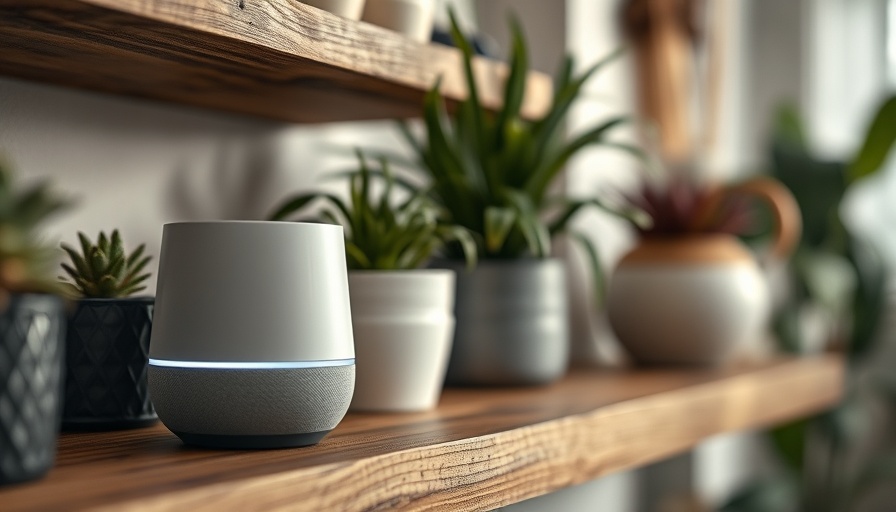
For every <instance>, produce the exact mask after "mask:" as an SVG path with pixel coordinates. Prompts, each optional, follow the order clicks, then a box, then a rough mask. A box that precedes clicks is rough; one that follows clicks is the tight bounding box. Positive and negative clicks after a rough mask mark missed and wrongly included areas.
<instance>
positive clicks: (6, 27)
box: [0, 0, 551, 123]
mask: <svg viewBox="0 0 896 512" xmlns="http://www.w3.org/2000/svg"><path fill="white" fill-rule="evenodd" d="M0 48H2V49H3V51H2V52H0V75H5V76H12V77H19V78H25V79H29V80H36V81H40V82H46V83H51V84H57V85H63V86H67V87H76V88H86V89H92V90H96V91H101V92H106V93H113V94H120V95H125V96H136V97H141V98H148V99H153V100H161V101H165V102H173V103H178V104H185V105H191V106H197V107H204V108H210V109H215V110H220V111H225V112H234V113H239V114H249V115H253V116H260V117H264V118H269V119H275V120H282V121H290V122H307V123H316V122H329V121H346V120H364V119H381V118H394V117H414V116H418V115H419V113H420V109H421V105H422V101H423V95H424V93H425V91H426V90H427V89H428V88H430V87H431V86H432V85H433V84H434V83H435V82H436V80H437V79H438V77H442V88H443V91H444V93H445V95H446V97H448V98H451V99H454V100H457V99H462V98H463V97H465V95H466V87H465V85H464V82H463V73H462V70H461V59H460V53H459V52H458V51H456V50H455V49H452V48H449V47H446V46H441V45H434V44H433V45H424V44H418V43H414V42H412V41H409V40H407V39H405V38H403V37H402V36H400V35H398V34H396V33H393V32H390V31H388V30H385V29H382V28H380V27H376V26H373V25H370V24H368V23H362V22H355V21H350V20H346V19H344V18H340V17H338V16H335V15H332V14H330V13H328V12H325V11H322V10H319V9H316V8H314V7H310V6H307V5H305V4H303V3H300V2H298V1H296V0H28V1H24V0H0ZM476 70H477V73H478V76H479V79H480V80H479V82H480V83H481V84H482V85H481V88H482V91H481V93H482V96H483V99H484V103H485V104H486V105H488V106H490V107H492V108H494V107H497V106H499V105H500V103H501V98H502V92H501V86H502V83H503V80H502V77H503V76H504V75H505V73H506V66H505V65H503V64H500V63H497V62H493V61H487V60H484V59H479V60H477V63H476ZM550 101H551V82H550V79H549V77H547V76H545V75H543V74H539V73H532V74H531V75H530V78H529V82H528V88H527V93H526V101H525V104H524V107H523V111H524V113H525V114H526V115H527V116H529V117H531V116H537V115H540V114H542V113H543V112H544V111H545V110H546V109H547V108H548V106H549V105H550Z"/></svg>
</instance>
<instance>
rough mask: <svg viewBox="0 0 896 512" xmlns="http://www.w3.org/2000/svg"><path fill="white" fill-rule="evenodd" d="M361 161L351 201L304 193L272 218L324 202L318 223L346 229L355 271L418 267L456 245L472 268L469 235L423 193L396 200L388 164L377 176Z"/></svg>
mask: <svg viewBox="0 0 896 512" xmlns="http://www.w3.org/2000/svg"><path fill="white" fill-rule="evenodd" d="M358 160H359V163H360V167H359V169H358V170H357V171H353V172H351V173H350V174H349V195H350V199H349V200H348V202H346V201H343V200H342V199H340V198H339V197H337V196H335V195H332V194H328V193H323V192H312V193H308V194H300V195H296V196H293V197H291V198H288V199H287V200H286V201H285V202H284V203H283V204H282V205H281V206H280V207H279V208H277V209H276V210H275V211H274V213H273V214H272V215H271V216H270V219H271V220H284V219H287V218H289V217H291V216H293V215H294V214H296V213H298V212H299V211H301V210H304V209H306V207H308V206H309V205H310V204H311V203H312V202H314V201H317V200H322V201H323V202H324V207H323V209H322V210H321V211H320V213H319V220H322V221H324V222H327V223H330V224H341V225H342V226H343V228H344V230H345V252H346V262H347V265H348V268H350V269H352V270H408V269H414V268H418V267H420V266H422V265H424V264H426V262H428V261H429V260H430V259H431V258H432V257H433V255H434V254H436V253H437V252H438V251H440V250H441V249H443V248H444V247H445V244H446V243H448V242H457V243H458V245H460V246H461V247H462V248H463V252H464V254H465V256H466V259H467V262H468V264H469V265H471V266H472V265H475V261H476V243H475V242H474V241H473V237H472V235H471V234H470V233H469V231H467V230H466V229H464V228H462V227H460V226H453V225H446V224H443V223H442V222H440V221H439V219H438V215H437V213H438V210H437V209H436V207H435V205H434V204H433V203H432V202H431V201H430V200H429V199H428V198H427V197H426V196H425V195H423V194H412V195H411V196H410V197H408V198H406V199H404V200H403V201H396V200H395V197H393V196H394V191H395V188H396V186H400V182H399V181H398V180H397V178H396V177H395V176H394V175H393V174H392V173H391V171H390V170H389V165H388V163H387V161H386V160H385V159H381V160H380V169H379V170H378V171H373V170H372V169H370V167H369V166H368V164H367V161H366V160H365V158H364V156H363V155H362V154H361V153H358ZM376 181H382V185H383V189H382V192H381V193H380V194H379V195H376V194H374V192H373V188H374V185H375V182H376Z"/></svg>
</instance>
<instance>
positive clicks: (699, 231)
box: [607, 175, 800, 365]
mask: <svg viewBox="0 0 896 512" xmlns="http://www.w3.org/2000/svg"><path fill="white" fill-rule="evenodd" d="M750 197H752V198H758V199H761V200H763V201H764V202H766V203H767V204H768V205H769V206H770V207H771V211H772V213H773V218H774V221H775V225H776V235H775V240H774V243H773V245H772V253H773V255H774V256H776V257H779V258H784V257H786V256H787V255H789V254H790V252H791V251H792V250H793V248H794V247H795V245H796V243H797V241H798V239H799V232H800V212H799V208H798V206H797V205H796V202H795V201H794V199H793V196H792V195H791V194H790V192H789V191H788V190H787V189H786V188H785V187H784V186H783V185H781V184H780V183H779V182H778V181H776V180H774V179H771V178H766V177H760V178H753V179H750V180H747V181H744V182H742V183H739V184H736V185H732V186H727V187H723V186H718V185H711V184H699V183H697V182H696V181H694V180H691V179H687V178H686V177H683V176H675V175H673V176H672V177H670V178H669V179H668V180H666V182H664V183H659V184H654V183H649V182H648V183H645V184H644V185H643V186H642V187H641V189H640V190H639V191H638V192H637V193H636V194H633V195H632V196H630V201H631V203H632V205H633V206H634V207H636V208H639V209H640V210H642V211H643V212H645V213H646V214H647V215H648V216H649V218H650V220H651V222H649V223H648V224H647V225H646V226H645V225H641V226H637V230H638V232H639V235H640V237H639V240H638V243H637V244H636V245H635V247H634V248H633V249H632V250H631V251H629V252H628V253H627V254H626V255H625V256H623V258H622V259H621V261H620V262H619V264H618V265H617V267H616V269H615V271H614V273H613V275H612V278H611V281H610V287H609V293H608V296H607V312H608V315H609V320H610V325H611V326H612V328H613V330H614V331H615V333H616V335H617V337H618V338H619V341H620V342H621V344H622V345H623V346H624V347H625V348H626V349H627V351H628V353H629V355H631V357H632V358H633V359H634V360H635V362H638V363H642V364H683V365H716V364H720V363H724V362H726V361H728V360H729V359H730V358H731V357H732V355H733V354H735V353H736V349H737V348H738V347H740V346H743V345H744V344H745V343H748V342H751V341H756V340H759V339H761V336H762V334H763V330H764V329H765V328H766V327H767V321H768V318H769V313H770V305H771V304H770V298H769V293H768V290H767V287H766V283H765V279H764V278H763V276H762V274H761V273H760V269H759V266H758V264H757V263H756V258H755V257H754V256H753V254H752V253H751V252H750V251H749V250H748V249H747V248H746V246H745V245H744V244H743V243H742V242H741V241H740V240H739V239H738V238H737V237H736V236H735V235H736V234H742V233H743V232H744V231H745V230H746V229H748V228H749V227H750V219H749V218H750V214H751V211H750V208H751V207H755V205H754V204H753V203H752V202H750V201H749V199H748V198H750Z"/></svg>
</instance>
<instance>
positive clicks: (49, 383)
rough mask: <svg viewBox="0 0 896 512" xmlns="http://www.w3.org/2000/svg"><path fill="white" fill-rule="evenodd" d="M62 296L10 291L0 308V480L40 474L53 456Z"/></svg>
mask: <svg viewBox="0 0 896 512" xmlns="http://www.w3.org/2000/svg"><path fill="white" fill-rule="evenodd" d="M64 339H65V310H64V304H63V300H62V299H61V298H59V297H56V296H53V295H42V294H13V295H11V296H10V297H9V303H8V304H7V305H6V308H5V309H3V310H2V311H0V484H7V483H14V482H24V481H27V480H33V479H35V478H40V477H42V476H43V475H44V474H45V473H46V472H47V471H48V470H49V469H50V467H51V466H52V465H53V461H54V460H55V458H56V438H57V435H58V433H59V416H60V408H61V404H62V400H61V398H62V397H61V391H62V356H63V350H64Z"/></svg>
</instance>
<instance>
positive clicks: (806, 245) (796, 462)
mask: <svg viewBox="0 0 896 512" xmlns="http://www.w3.org/2000/svg"><path fill="white" fill-rule="evenodd" d="M894 141H896V96H894V97H891V98H889V99H888V100H887V101H885V102H884V103H883V104H882V105H881V107H880V108H879V109H878V111H877V114H876V115H875V116H874V119H873V120H872V122H871V124H870V125H869V128H868V131H867V133H866V137H865V140H864V143H863V144H862V146H861V148H860V149H859V151H858V153H857V154H856V156H855V157H854V158H853V159H852V161H851V162H837V161H824V160H819V159H817V158H815V157H814V156H812V155H811V154H810V152H809V151H808V149H807V147H806V143H805V137H804V133H803V129H802V124H801V122H800V120H799V116H798V115H797V113H796V112H795V110H793V109H790V108H785V109H782V110H781V111H780V112H779V114H778V118H777V123H776V129H775V132H774V136H773V139H772V144H771V163H772V168H771V173H772V174H773V175H774V176H775V177H776V178H778V179H779V180H780V181H781V182H782V183H784V184H785V185H786V186H787V187H789V188H790V190H791V191H792V192H793V195H794V197H795V198H796V200H797V202H798V203H799V205H800V209H801V210H802V213H803V222H804V232H803V238H802V241H801V242H800V246H799V248H798V250H797V251H796V253H795V254H794V256H793V257H792V259H791V261H790V262H789V268H790V276H791V293H790V297H789V299H788V301H787V302H786V304H785V305H784V306H783V307H782V308H781V309H780V311H779V312H778V314H777V316H776V318H775V330H776V334H777V337H778V340H779V342H780V345H781V348H782V349H783V350H784V351H786V352H790V353H798V354H804V353H811V352H813V351H818V350H825V349H826V350H837V351H839V352H842V353H843V354H844V356H845V357H846V358H847V364H848V369H847V375H846V382H845V393H844V398H843V400H842V401H841V403H840V404H838V405H837V406H836V407H835V408H834V409H832V410H830V411H828V412H826V413H823V414H821V415H819V416H816V417H813V418H809V419H805V420H800V421H797V422H794V423H791V424H788V425H784V426H781V427H778V428H776V429H773V430H771V431H770V432H769V439H770V443H771V445H772V446H773V447H774V449H775V453H776V454H777V456H778V458H779V462H780V465H779V468H778V470H777V472H776V473H775V474H772V475H767V476H766V477H765V478H763V479H761V480H759V481H756V482H753V483H752V484H751V485H749V486H748V487H746V488H744V489H742V490H741V491H740V492H738V493H737V494H736V495H735V496H734V497H733V498H732V499H731V500H730V501H729V502H728V503H727V504H726V505H725V506H723V507H722V510H723V511H724V512H828V511H829V512H835V511H836V512H846V511H852V510H857V507H858V506H859V504H860V503H862V501H863V500H864V499H865V498H867V497H868V495H869V493H871V492H873V491H875V490H879V489H880V488H881V487H882V486H886V485H889V486H894V485H896V454H894V453H890V452H888V451H887V450H886V446H885V445H886V440H885V439H884V440H883V441H884V442H883V443H879V441H881V440H880V439H878V437H879V436H878V434H879V433H877V432H875V431H874V428H875V424H876V423H878V424H879V422H878V420H879V419H882V418H887V417H888V415H889V414H892V413H894V412H896V379H893V378H889V379H882V378H880V377H879V376H877V375H876V374H875V369H874V368H873V365H872V364H871V363H872V362H873V361H874V360H875V358H876V357H877V356H878V355H879V354H881V352H882V349H883V345H882V343H881V337H880V336H878V334H879V333H878V328H879V326H880V325H881V322H882V319H883V317H884V314H885V311H886V307H887V286H888V283H889V281H890V279H889V269H887V268H886V267H885V265H884V263H883V260H882V258H881V257H880V255H879V254H878V253H877V251H876V248H875V247H874V246H873V245H872V244H870V243H868V241H865V240H861V239H859V238H858V237H856V236H854V235H853V234H852V233H850V232H849V230H848V229H847V227H846V226H845V225H844V223H843V222H842V220H841V217H840V207H841V202H842V200H843V197H844V196H845V194H846V192H847V190H848V189H849V187H850V185H852V184H853V183H854V182H855V181H857V180H859V179H863V178H866V177H869V176H871V175H873V174H875V173H876V172H878V171H879V170H880V169H881V167H882V165H883V163H884V162H885V160H886V158H887V155H888V154H889V153H890V150H891V148H892V146H893V144H894ZM811 324H814V326H815V329H814V331H813V330H812V329H809V328H807V326H809V325H811ZM819 327H820V329H819ZM878 444H881V445H883V446H878Z"/></svg>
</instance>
